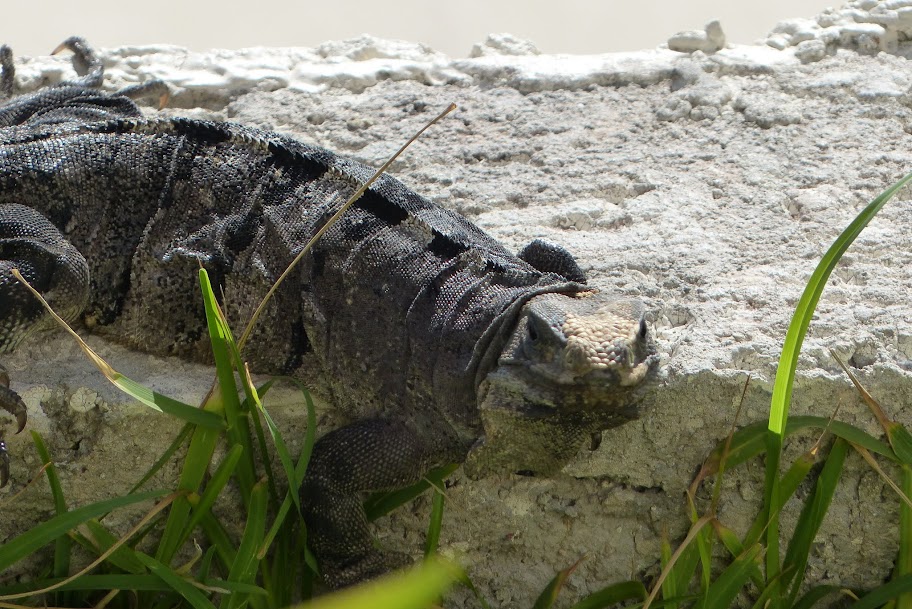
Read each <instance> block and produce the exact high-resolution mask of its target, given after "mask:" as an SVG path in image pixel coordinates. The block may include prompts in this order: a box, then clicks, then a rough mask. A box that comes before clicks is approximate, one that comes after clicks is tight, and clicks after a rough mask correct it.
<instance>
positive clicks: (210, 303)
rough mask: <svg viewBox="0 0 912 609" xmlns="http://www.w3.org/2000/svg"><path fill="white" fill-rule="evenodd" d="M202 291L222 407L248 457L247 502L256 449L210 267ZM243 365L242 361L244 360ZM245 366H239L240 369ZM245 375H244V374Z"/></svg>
mask: <svg viewBox="0 0 912 609" xmlns="http://www.w3.org/2000/svg"><path fill="white" fill-rule="evenodd" d="M199 282H200V291H201V292H202V295H203V306H204V308H205V311H206V327H207V328H208V330H209V342H210V344H211V346H212V355H213V359H214V360H215V375H216V378H217V379H218V384H219V387H220V388H221V394H222V395H221V397H222V407H223V408H224V415H225V423H226V424H227V426H228V427H227V433H228V439H229V443H230V444H240V445H241V446H243V447H244V454H245V455H246V458H245V459H244V461H243V462H241V463H239V464H238V467H237V470H236V474H235V475H236V476H237V481H238V485H239V486H240V488H241V498H242V500H243V501H244V504H245V505H246V504H247V501H248V498H249V497H250V492H251V488H252V487H253V484H254V481H255V475H256V474H255V473H254V463H253V459H254V454H255V453H254V452H253V446H252V445H251V442H250V429H249V426H248V425H247V413H246V412H242V409H241V400H240V398H239V396H238V387H237V383H236V382H235V378H234V370H235V368H234V366H232V362H233V358H232V350H234V351H236V350H237V349H236V348H234V349H232V346H233V344H234V339H233V338H232V336H231V329H230V328H229V327H228V322H227V321H226V320H225V318H224V316H223V315H222V312H221V309H220V308H219V306H218V303H217V302H216V300H215V294H214V293H213V292H212V284H211V283H210V282H209V274H208V273H206V269H200V270H199ZM241 365H242V364H241ZM241 369H242V368H240V367H239V368H238V371H240V370H241ZM242 376H243V375H242Z"/></svg>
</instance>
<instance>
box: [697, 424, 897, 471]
mask: <svg viewBox="0 0 912 609" xmlns="http://www.w3.org/2000/svg"><path fill="white" fill-rule="evenodd" d="M767 426H768V423H765V422H763V421H758V422H756V423H751V424H750V425H745V426H744V427H742V428H741V429H739V430H738V431H736V432H735V434H734V435H733V436H732V443H731V451H730V453H729V456H728V459H727V461H726V462H727V467H726V469H729V470H730V469H731V468H733V467H735V466H737V465H741V464H742V463H744V462H746V461H749V460H750V459H753V458H754V457H756V456H758V455H760V454H762V453H763V452H764V450H766V434H767ZM809 429H821V430H823V429H828V430H829V432H830V433H832V434H833V435H835V436H838V437H840V438H844V439H845V440H848V441H849V442H851V443H852V444H858V445H859V446H864V447H865V448H867V449H868V450H870V451H871V452H874V453H877V454H879V455H881V456H884V457H886V458H888V459H890V460H891V461H898V458H897V457H896V455H895V454H894V453H893V449H892V448H890V446H889V445H888V444H887V443H886V442H883V441H881V440H878V439H877V438H875V437H874V436H872V435H871V434H869V433H867V432H866V431H864V430H862V429H859V428H857V427H854V426H852V425H849V424H848V423H843V422H841V421H832V422H831V421H830V419H829V418H827V417H819V416H813V415H799V416H792V417H789V420H788V423H787V424H786V426H785V435H786V437H788V436H791V435H793V434H795V433H798V432H801V431H805V430H809ZM724 445H725V442H724V441H723V442H720V443H719V445H718V446H717V447H716V448H715V449H713V452H712V454H711V455H710V457H709V458H708V459H707V461H708V465H707V467H706V470H707V471H708V474H713V473H715V472H716V471H717V469H716V467H715V466H714V465H713V462H714V461H715V462H717V461H718V459H719V458H720V456H721V453H722V449H723V447H724Z"/></svg>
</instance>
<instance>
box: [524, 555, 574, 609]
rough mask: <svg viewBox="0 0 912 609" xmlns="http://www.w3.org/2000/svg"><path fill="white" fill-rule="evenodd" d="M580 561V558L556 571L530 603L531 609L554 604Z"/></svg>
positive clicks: (547, 607) (541, 608) (542, 608)
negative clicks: (533, 602)
mask: <svg viewBox="0 0 912 609" xmlns="http://www.w3.org/2000/svg"><path fill="white" fill-rule="evenodd" d="M581 561H582V558H581V559H580V560H578V561H576V562H575V563H573V564H572V565H570V566H569V567H567V568H566V569H561V570H560V571H558V572H557V574H556V575H555V576H554V577H553V578H552V579H551V581H550V582H548V585H547V586H545V589H544V590H542V592H541V594H539V595H538V598H537V599H535V604H534V605H532V609H551V608H552V607H553V606H554V603H555V602H557V595H558V594H560V591H561V590H562V589H563V587H564V584H565V583H567V579H568V578H569V577H570V574H571V573H573V571H574V570H575V569H576V568H577V567H578V566H579V564H580V562H581Z"/></svg>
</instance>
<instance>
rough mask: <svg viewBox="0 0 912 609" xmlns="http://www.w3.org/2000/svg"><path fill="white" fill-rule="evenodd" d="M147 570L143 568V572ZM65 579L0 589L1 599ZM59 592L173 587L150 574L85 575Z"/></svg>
mask: <svg viewBox="0 0 912 609" xmlns="http://www.w3.org/2000/svg"><path fill="white" fill-rule="evenodd" d="M145 570H146V568H145V567H143V571H145ZM61 581H63V578H54V579H36V580H30V581H27V582H23V583H18V584H13V585H11V586H4V587H2V588H0V597H3V596H12V595H20V594H25V593H28V592H32V591H34V590H43V589H45V588H48V587H50V586H53V585H56V584H59V583H60V582H61ZM57 589H58V590H62V591H83V590H88V591H98V590H135V591H158V592H166V591H168V590H171V587H170V586H168V585H167V584H165V583H164V582H163V581H162V580H161V578H160V577H158V576H155V575H152V574H150V573H143V574H134V573H114V574H106V575H83V576H82V577H80V578H78V579H74V580H73V581H71V582H68V583H66V584H63V585H62V586H60V587H59V588H57Z"/></svg>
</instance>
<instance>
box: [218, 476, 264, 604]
mask: <svg viewBox="0 0 912 609" xmlns="http://www.w3.org/2000/svg"><path fill="white" fill-rule="evenodd" d="M267 496H268V492H267V488H266V483H265V481H260V482H257V483H256V484H255V485H254V486H253V489H251V494H250V505H249V506H248V508H247V524H246V526H245V527H244V534H243V535H242V536H241V543H240V545H239V546H238V549H237V554H236V555H235V557H234V563H233V564H232V565H231V570H230V571H229V572H228V580H229V581H234V582H240V583H251V582H253V580H254V577H255V576H256V572H257V567H258V566H259V561H258V560H257V550H258V549H259V547H260V543H262V541H263V534H264V532H265V529H266V499H267ZM247 600H248V598H247V595H246V594H232V595H231V596H229V597H226V598H225V599H223V601H222V604H221V606H222V607H227V608H228V609H234V608H236V607H241V606H243V605H244V604H245V603H246V602H247Z"/></svg>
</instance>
